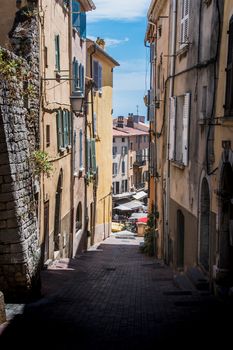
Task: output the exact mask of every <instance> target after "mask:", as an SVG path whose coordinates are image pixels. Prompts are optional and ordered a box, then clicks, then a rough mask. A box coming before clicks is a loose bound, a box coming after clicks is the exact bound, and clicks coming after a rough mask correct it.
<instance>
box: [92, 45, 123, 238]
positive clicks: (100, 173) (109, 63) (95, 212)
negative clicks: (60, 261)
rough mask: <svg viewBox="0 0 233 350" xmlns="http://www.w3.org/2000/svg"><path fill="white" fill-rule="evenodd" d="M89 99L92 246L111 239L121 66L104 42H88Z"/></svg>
mask: <svg viewBox="0 0 233 350" xmlns="http://www.w3.org/2000/svg"><path fill="white" fill-rule="evenodd" d="M87 52H88V56H87V77H88V78H89V79H92V81H93V86H92V89H91V91H90V93H89V96H88V101H87V102H88V114H87V126H86V137H87V144H86V148H87V149H86V154H87V156H86V159H87V166H86V168H87V176H86V181H87V184H88V187H87V214H88V215H87V216H88V217H89V229H88V230H89V232H90V238H89V243H90V244H93V243H96V242H99V241H101V240H103V239H105V238H107V237H108V236H109V235H110V233H111V218H112V114H111V113H112V90H113V68H115V67H117V66H119V64H118V62H116V61H115V60H114V59H113V58H112V57H111V56H109V55H108V54H107V52H106V51H105V50H104V41H103V40H101V39H98V40H97V42H96V43H95V42H93V41H91V40H88V41H87Z"/></svg>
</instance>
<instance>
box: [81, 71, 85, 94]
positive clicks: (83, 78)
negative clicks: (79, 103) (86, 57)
mask: <svg viewBox="0 0 233 350" xmlns="http://www.w3.org/2000/svg"><path fill="white" fill-rule="evenodd" d="M84 87H85V76H84V66H83V65H82V74H81V91H82V93H84Z"/></svg>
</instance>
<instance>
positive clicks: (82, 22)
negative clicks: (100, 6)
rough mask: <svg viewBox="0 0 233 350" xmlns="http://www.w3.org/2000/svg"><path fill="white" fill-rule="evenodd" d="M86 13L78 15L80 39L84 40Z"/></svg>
mask: <svg viewBox="0 0 233 350" xmlns="http://www.w3.org/2000/svg"><path fill="white" fill-rule="evenodd" d="M86 22H87V20H86V13H85V12H81V13H80V38H82V39H86Z"/></svg>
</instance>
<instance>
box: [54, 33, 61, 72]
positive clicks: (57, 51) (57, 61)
mask: <svg viewBox="0 0 233 350" xmlns="http://www.w3.org/2000/svg"><path fill="white" fill-rule="evenodd" d="M55 68H56V70H57V71H58V72H60V70H61V64H60V35H55Z"/></svg>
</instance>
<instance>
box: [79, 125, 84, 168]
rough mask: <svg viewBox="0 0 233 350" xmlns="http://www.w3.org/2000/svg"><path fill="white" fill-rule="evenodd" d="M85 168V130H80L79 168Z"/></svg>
mask: <svg viewBox="0 0 233 350" xmlns="http://www.w3.org/2000/svg"><path fill="white" fill-rule="evenodd" d="M82 169H83V132H82V130H80V131H79V170H82Z"/></svg>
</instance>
